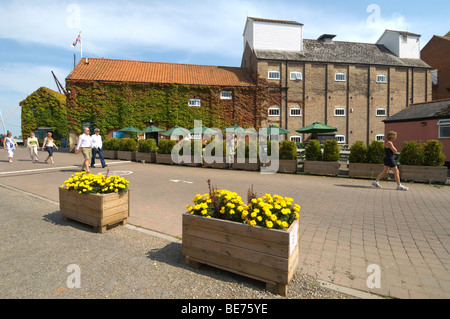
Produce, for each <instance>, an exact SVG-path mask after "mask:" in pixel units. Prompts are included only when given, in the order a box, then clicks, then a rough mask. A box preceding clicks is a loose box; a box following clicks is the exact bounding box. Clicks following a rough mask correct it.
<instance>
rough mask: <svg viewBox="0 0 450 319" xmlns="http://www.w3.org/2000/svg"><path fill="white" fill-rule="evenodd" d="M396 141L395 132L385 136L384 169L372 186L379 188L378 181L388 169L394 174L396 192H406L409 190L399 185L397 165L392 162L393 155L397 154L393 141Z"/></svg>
mask: <svg viewBox="0 0 450 319" xmlns="http://www.w3.org/2000/svg"><path fill="white" fill-rule="evenodd" d="M396 139H397V132H394V131H390V132H389V133H388V134H387V141H386V142H385V144H384V153H385V156H384V168H383V171H382V172H381V173H380V175H378V177H377V179H376V180H374V181H373V182H372V186H375V187H379V188H381V185H380V183H379V181H380V180H381V179H382V178H383V177H384V176H385V175H386V174H387V173H388V172H389V169H391V170H392V172H393V173H394V178H395V182H396V183H397V190H402V191H407V190H408V189H409V188H408V187H405V186H403V185H402V184H401V183H400V173H399V171H398V167H397V164H396V163H395V161H394V154H395V153H397V149H396V148H395V146H394V143H393V142H394V141H395V140H396Z"/></svg>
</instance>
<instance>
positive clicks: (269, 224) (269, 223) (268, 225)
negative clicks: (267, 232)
mask: <svg viewBox="0 0 450 319" xmlns="http://www.w3.org/2000/svg"><path fill="white" fill-rule="evenodd" d="M266 226H267V228H272V227H273V223H272V222H271V221H270V220H266Z"/></svg>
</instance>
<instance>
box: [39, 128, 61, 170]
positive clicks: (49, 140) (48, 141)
mask: <svg viewBox="0 0 450 319" xmlns="http://www.w3.org/2000/svg"><path fill="white" fill-rule="evenodd" d="M44 148H45V150H46V151H47V153H48V156H47V158H46V159H45V161H44V162H45V163H46V164H48V160H50V163H51V164H55V162H54V161H53V148H56V149H58V146H56V144H55V140H54V139H53V137H52V132H48V133H47V137H46V138H44V143H43V144H42V150H44Z"/></svg>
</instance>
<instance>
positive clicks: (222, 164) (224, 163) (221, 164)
mask: <svg viewBox="0 0 450 319" xmlns="http://www.w3.org/2000/svg"><path fill="white" fill-rule="evenodd" d="M202 166H203V167H208V168H222V169H223V168H229V167H230V164H229V163H227V158H226V157H222V160H221V161H219V163H216V162H213V163H206V162H205V160H204V159H203V165H202Z"/></svg>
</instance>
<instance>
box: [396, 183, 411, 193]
mask: <svg viewBox="0 0 450 319" xmlns="http://www.w3.org/2000/svg"><path fill="white" fill-rule="evenodd" d="M408 189H409V188H408V187H406V186H403V185H402V184H400V185H398V186H397V190H398V191H407V190H408Z"/></svg>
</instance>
